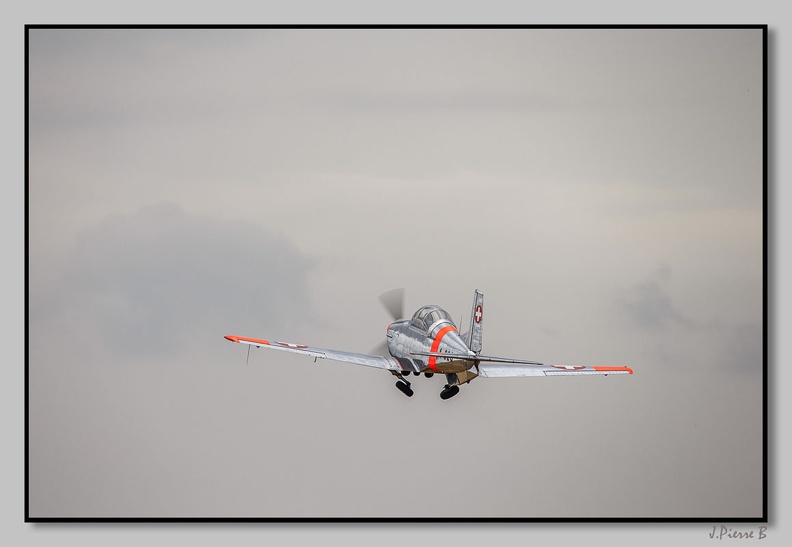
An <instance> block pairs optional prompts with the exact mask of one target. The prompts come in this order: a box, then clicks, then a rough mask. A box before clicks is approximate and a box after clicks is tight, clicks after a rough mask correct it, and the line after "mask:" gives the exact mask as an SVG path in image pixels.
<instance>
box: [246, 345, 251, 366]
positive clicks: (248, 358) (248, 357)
mask: <svg viewBox="0 0 792 547" xmlns="http://www.w3.org/2000/svg"><path fill="white" fill-rule="evenodd" d="M249 360H250V344H248V352H247V357H246V358H245V365H247V364H248V361H249Z"/></svg>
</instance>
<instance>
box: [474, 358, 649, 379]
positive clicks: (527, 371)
mask: <svg viewBox="0 0 792 547" xmlns="http://www.w3.org/2000/svg"><path fill="white" fill-rule="evenodd" d="M632 373H633V371H632V369H631V368H629V367H601V366H593V367H586V366H582V365H543V364H528V363H520V362H519V361H514V360H507V359H504V360H497V361H496V360H495V359H492V360H488V361H482V362H480V363H479V364H478V375H479V376H481V377H484V378H513V377H516V376H589V375H597V374H601V375H605V376H607V375H608V374H632Z"/></svg>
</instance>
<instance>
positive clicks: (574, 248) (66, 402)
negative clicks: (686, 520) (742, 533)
mask: <svg viewBox="0 0 792 547" xmlns="http://www.w3.org/2000/svg"><path fill="white" fill-rule="evenodd" d="M760 11H761V10H760ZM771 11H772V10H771ZM685 13H688V11H687V8H686V11H685ZM724 13H726V14H728V13H736V12H734V11H733V10H732V11H728V10H727V11H726V12H724ZM767 13H769V12H767ZM762 14H764V15H762ZM658 15H659V14H658ZM738 15H740V16H739V17H735V18H734V19H731V20H729V21H727V22H733V21H734V20H747V19H749V20H750V21H751V22H753V21H765V20H768V17H767V15H766V13H765V12H764V11H761V14H759V15H757V16H756V17H746V15H745V14H738ZM318 16H319V15H317V17H318ZM56 19H57V16H56ZM67 19H68V17H67ZM485 19H486V18H485ZM564 19H565V17H559V16H557V17H555V18H553V22H557V21H558V20H564ZM566 19H567V20H568V17H566ZM617 19H618V18H617ZM672 19H673V17H672V18H671V19H668V18H667V17H665V16H664V18H663V21H670V20H672ZM31 20H41V18H40V16H39V15H36V16H35V17H33V16H32V14H31V15H30V16H28V17H27V18H26V19H25V21H24V22H30V21H31ZM47 20H51V19H47ZM69 20H71V19H69ZM138 20H142V19H140V18H138ZM290 20H293V18H292V19H290ZM400 20H404V19H403V18H402V19H400ZM635 20H638V19H635ZM235 21H236V20H235ZM477 21H481V20H480V19H477ZM515 21H516V20H515ZM283 22H287V21H285V20H284V21H283ZM361 22H363V21H361ZM547 22H550V21H547ZM625 22H626V21H625ZM680 22H685V21H681V20H680ZM774 44H776V45H777V41H776V40H775V39H773V35H771V51H775V50H774V49H772V48H773V45H774ZM30 45H31V49H30V59H29V61H30V64H29V67H30V79H29V83H30V94H29V99H30V110H29V118H28V120H29V123H30V140H29V146H30V162H29V169H30V171H29V178H28V187H27V191H28V197H29V207H28V211H27V218H28V223H27V228H28V242H29V246H28V252H29V273H28V275H29V278H28V281H29V293H28V306H29V314H30V315H29V323H28V328H29V329H30V332H35V333H46V335H45V336H44V337H41V338H39V337H37V336H33V337H31V341H30V344H29V346H28V353H27V361H28V365H29V372H30V379H31V384H30V392H29V397H30V430H29V433H30V450H31V452H30V459H29V463H30V478H31V480H30V483H29V486H30V500H31V505H30V507H31V516H38V515H41V516H45V515H59V516H93V517H98V516H104V515H109V516H224V515H230V516H237V517H238V516H279V515H286V516H300V515H306V516H312V515H320V516H347V515H354V516H367V515H378V516H400V515H421V514H427V515H431V516H446V515H451V516H470V515H475V516H521V517H522V516H528V517H532V516H536V517H545V516H549V517H566V516H581V515H586V516H606V517H607V516H616V517H630V516H638V517H644V516H653V517H654V516H672V517H674V516H680V517H689V516H704V517H712V518H716V517H721V518H725V517H728V516H731V515H741V516H750V515H753V514H758V513H759V512H760V511H761V461H762V453H761V423H762V416H761V359H762V355H763V349H762V345H761V334H762V302H761V287H762V267H761V260H762V233H761V222H762V214H763V211H762V203H761V71H760V64H759V60H760V59H761V57H760V54H761V49H760V45H761V41H760V38H758V37H754V36H752V35H751V33H744V32H743V33H740V32H726V31H719V32H693V33H680V32H678V31H677V32H671V31H668V32H664V33H663V32H647V31H632V32H619V33H613V32H610V33H609V32H603V31H598V32H593V31H588V32H573V31H564V32H559V31H556V32H551V31H542V32H531V33H529V32H492V31H489V32H487V31H475V32H471V33H464V34H463V36H461V37H460V36H456V35H455V33H440V32H437V31H433V32H407V31H395V32H383V31H380V32H371V31H370V32H343V31H341V32H332V33H329V32H324V33H322V32H307V31H295V32H267V33H256V32H246V33H239V32H237V33H228V32H208V33H201V34H199V33H189V32H182V33H176V32H173V31H170V32H159V33H158V32H142V31H138V32H109V31H108V32H91V33H85V32H83V33H58V32H54V31H48V32H47V33H42V35H40V36H39V37H38V38H36V39H34V37H33V35H31V43H30ZM773 58H774V57H771V66H774V65H773V63H772V59H773ZM17 64H19V63H17ZM19 66H20V67H21V66H22V65H21V64H20V65H19ZM776 68H778V69H780V68H781V67H780V66H777V67H776ZM20 72H21V71H20ZM781 82H783V78H782V77H778V79H777V80H772V79H771V84H772V85H771V89H773V88H774V86H775V85H779V86H780V85H781ZM776 92H777V93H780V90H779V91H776ZM771 104H773V103H771ZM5 110H7V109H4V112H5ZM20 112H21V111H20ZM20 119H21V118H20ZM782 126H783V124H782V123H779V124H778V125H777V127H778V129H775V130H773V132H771V136H775V135H776V133H775V131H777V132H778V133H779V134H781V133H782V130H781V129H780V128H781V127H782ZM17 144H18V143H17ZM8 149H11V150H14V149H16V148H14V147H13V146H12V147H10V148H8ZM8 149H7V150H8ZM771 150H772V148H771ZM779 163H783V161H782V158H779ZM21 173H22V172H21V170H20V174H21ZM779 173H780V172H779ZM779 173H776V175H777V176H779ZM771 194H776V195H777V196H778V198H779V202H782V201H783V195H784V193H783V188H781V187H780V186H779V188H778V189H777V190H775V189H773V190H772V192H771ZM771 197H772V195H771ZM772 203H773V202H771V205H772ZM774 207H776V206H774ZM778 207H780V206H778ZM777 222H778V226H779V228H782V226H781V225H782V224H783V218H782V216H781V215H779V216H778V218H777ZM772 225H773V224H772V223H771V226H772ZM361 228H362V229H361ZM780 231H781V232H783V230H780ZM771 243H772V242H771ZM779 250H780V249H779ZM776 264H778V265H779V267H781V268H782V267H783V260H778V262H777V263H776ZM397 286H401V287H405V288H406V289H407V306H406V307H407V309H408V310H409V311H410V312H411V311H412V310H414V309H416V308H418V307H419V306H421V305H423V304H426V303H436V304H440V305H442V306H444V307H445V308H446V309H448V310H449V312H451V314H452V316H454V317H462V318H463V323H464V322H466V321H467V316H466V314H467V313H469V308H470V299H471V297H472V293H473V289H475V288H478V289H480V290H482V291H483V292H484V293H485V301H486V305H487V325H486V328H485V339H484V344H485V351H486V352H487V353H489V354H495V355H502V356H510V357H520V358H532V359H534V358H535V359H541V360H546V361H554V362H562V363H583V364H618V365H622V364H624V365H629V366H631V367H632V368H633V369H634V370H635V374H634V375H632V376H629V377H608V378H572V379H563V380H561V379H558V378H549V379H524V380H522V379H515V380H486V379H478V380H475V381H474V382H473V383H472V384H470V385H467V386H463V388H462V391H461V393H460V394H459V395H458V396H457V397H455V398H454V399H452V400H450V401H441V400H440V399H439V397H437V395H438V393H439V390H440V389H441V387H442V380H440V379H438V378H434V379H432V380H424V379H421V380H422V382H421V383H418V382H417V381H416V382H415V383H414V387H415V391H416V395H415V396H414V397H413V398H412V399H407V398H405V397H404V396H403V395H401V394H400V393H399V392H398V391H397V390H396V389H395V388H394V387H393V385H392V384H393V381H392V377H391V376H390V375H387V376H385V373H383V372H382V371H377V370H373V369H366V368H364V367H355V366H352V365H344V364H340V363H332V362H327V361H319V362H318V363H313V362H312V361H311V360H310V359H307V358H300V357H299V356H291V355H286V356H282V355H272V354H271V353H273V352H270V353H267V352H265V351H264V350H258V351H256V350H253V351H251V353H250V362H249V364H248V365H247V366H245V353H246V352H245V348H241V347H239V346H237V345H234V344H230V343H228V342H227V341H225V340H223V338H222V336H223V335H225V334H239V335H247V336H260V337H268V338H275V339H283V340H287V341H293V342H302V343H311V344H315V345H320V346H325V347H333V348H338V349H348V350H352V351H367V350H368V349H369V348H371V347H373V346H374V345H376V344H377V343H378V342H380V341H381V340H382V333H383V331H384V327H385V325H386V324H387V323H388V322H389V321H390V319H389V318H388V317H387V314H386V313H385V312H384V311H383V310H382V309H381V307H380V306H379V303H378V302H377V296H378V295H379V294H380V293H381V292H384V291H386V290H388V289H390V288H393V287H397ZM777 290H778V292H779V295H780V293H781V292H782V290H781V287H777ZM780 300H781V299H780ZM13 301H15V300H13ZM778 309H779V310H780V307H779V308H778ZM779 313H780V312H779ZM463 316H464V317H463ZM9 326H11V323H9ZM774 329H775V330H776V331H780V330H781V329H778V327H774ZM17 330H18V326H17V327H13V328H9V329H6V330H5V333H4V335H3V336H4V337H5V336H6V335H8V341H9V342H11V341H12V340H13V333H14V332H17ZM19 334H20V335H21V334H22V332H21V330H20V331H19ZM17 338H20V337H17ZM18 342H19V339H18V340H17V341H16V342H14V345H17V343H18ZM782 346H783V344H782V343H781V341H780V340H779V347H780V348H781V347H782ZM21 351H22V349H21V345H20V357H21V355H22V353H21ZM782 354H783V349H782V350H780V351H779V352H778V353H777V354H776V358H777V359H779V361H781V360H783V359H781V358H780V356H781V355H782ZM782 376H783V370H781V369H779V370H778V374H777V377H776V378H775V379H776V380H778V381H782ZM20 378H21V373H20ZM773 385H776V383H775V382H773V383H772V384H771V390H773V389H775V388H773ZM17 398H18V399H19V405H17V406H19V408H15V407H13V406H12V407H11V412H10V413H7V415H9V416H14V415H15V414H16V413H15V412H14V411H15V410H16V411H19V409H21V408H22V399H21V396H19V397H17ZM6 400H12V401H13V400H14V399H13V398H10V399H6ZM777 404H778V409H779V412H781V411H782V410H783V408H782V407H783V406H784V404H783V401H781V400H779V401H778V403H777ZM773 408H776V407H775V406H773V407H771V412H772V409H773ZM361 411H362V412H361ZM372 411H373V412H372ZM781 413H782V414H783V412H781ZM19 415H20V416H21V411H19ZM20 420H21V417H20ZM773 427H774V426H773V424H772V423H771V430H772V428H773ZM775 427H777V426H775ZM14 430H15V431H16V430H18V431H19V434H20V435H21V433H22V429H21V426H19V424H15V427H14ZM772 445H773V446H777V447H780V448H783V442H780V443H779V444H778V445H776V444H775V441H773V442H772ZM16 463H19V473H18V476H17V478H16V479H14V480H15V481H16V482H18V483H19V485H20V488H21V486H22V482H21V476H22V475H21V465H22V463H21V460H20V462H16V461H15V462H14V465H13V466H11V465H9V466H8V467H9V468H13V467H16ZM551 468H552V470H553V471H555V472H554V473H547V470H548V469H551ZM771 470H773V467H772V466H771ZM774 470H775V471H776V473H777V474H778V476H779V479H780V480H779V483H778V484H779V485H780V486H779V487H780V488H783V484H785V483H784V482H783V477H781V475H782V474H783V473H782V470H779V469H774ZM12 482H13V481H12ZM777 495H778V494H772V495H771V502H773V501H774V500H776V496H777ZM5 505H6V506H7V507H10V508H11V509H14V510H16V512H17V513H18V505H19V503H18V501H17V503H16V505H14V504H10V505H9V503H8V502H6V504H5ZM774 512H775V510H774ZM779 512H780V510H779ZM776 514H777V513H776ZM777 522H778V521H777V520H776V524H775V525H773V528H774V532H777V531H778V530H779V529H780V528H778V524H777ZM16 528H17V529H18V528H19V527H16ZM571 528H572V527H569V526H568V525H567V526H565V527H564V533H565V534H566V536H565V537H570V534H571V537H573V538H577V539H580V540H584V539H587V538H589V537H590V535H596V534H598V533H599V534H601V533H602V530H601V529H598V530H592V529H590V528H584V527H580V526H578V527H576V528H575V529H574V530H573V529H571ZM600 528H601V527H600ZM705 528H706V529H705ZM645 529H646V528H645V527H644V530H645ZM624 530H625V529H624V528H622V529H620V530H619V531H618V533H617V534H616V535H615V536H610V537H609V539H610V540H611V541H612V540H614V539H615V540H616V542H617V543H618V540H619V538H620V537H621V538H623V537H624V534H625V533H627V534H628V535H629V534H630V533H631V532H630V530H632V532H633V533H638V534H639V535H640V536H643V535H644V534H643V533H642V532H635V530H636V529H635V528H630V529H627V531H626V532H625V531H624ZM677 530H678V531H680V532H679V533H680V534H681V536H682V537H684V538H687V539H690V538H697V537H699V536H701V537H700V538H699V539H706V537H707V532H708V531H709V528H707V527H706V526H704V525H701V526H699V527H697V528H696V529H695V530H691V529H690V527H684V528H682V529H677ZM155 532H156V531H154V530H148V531H146V530H140V529H137V530H135V529H130V528H127V529H126V530H125V534H127V535H126V536H124V537H127V538H132V539H133V540H134V538H138V539H141V538H142V536H144V535H146V537H149V536H151V535H154V534H155ZM160 532H161V530H160ZM171 532H172V533H171V537H176V536H185V537H186V536H190V537H191V538H192V539H193V540H195V542H196V543H197V544H200V542H201V541H204V542H206V541H209V540H213V539H212V538H218V536H219V535H220V534H222V535H224V536H225V535H229V536H231V533H230V531H228V530H226V531H223V530H220V529H216V528H215V529H203V530H198V531H197V532H198V534H197V535H196V533H194V532H196V530H193V531H192V532H191V531H190V530H189V529H185V528H182V529H179V530H171ZM234 532H235V533H234V534H233V535H232V537H234V538H236V539H237V540H238V542H240V543H244V541H245V540H247V541H248V543H250V542H251V541H253V542H259V540H260V539H261V536H262V535H267V536H268V537H272V536H273V535H276V536H278V537H280V539H284V540H293V539H294V537H295V536H294V535H293V534H292V535H290V534H289V533H288V530H286V531H284V529H282V528H281V529H278V530H267V531H264V530H251V529H249V528H245V529H242V530H239V529H237V530H236V531H234ZM446 532H451V531H450V530H438V529H437V528H433V529H432V530H428V531H427V530H426V529H421V530H415V529H399V530H396V529H392V530H390V533H389V535H388V541H391V542H392V544H395V543H393V542H397V543H399V542H402V541H405V540H407V541H409V540H411V539H412V538H413V537H414V536H417V535H422V536H424V535H425V534H427V533H428V534H429V535H431V534H439V533H444V534H445V533H446ZM672 532H673V530H669V529H668V528H667V527H665V528H664V529H663V530H658V529H657V528H654V529H653V531H652V534H654V535H655V536H657V534H661V535H663V534H665V536H668V534H669V533H672ZM156 533H157V534H158V533H159V532H156ZM317 533H322V534H323V536H322V537H323V538H325V537H326V536H325V535H324V534H325V533H327V534H328V536H327V537H329V536H334V537H337V535H338V533H340V532H339V531H338V530H324V531H321V530H313V532H312V531H311V530H304V531H303V532H301V536H300V537H302V538H303V539H304V538H306V537H307V538H308V540H309V541H310V540H311V538H313V539H314V540H318V539H319V538H318V536H316V534H317ZM370 533H373V532H372V531H371V530H357V531H354V533H350V534H349V535H348V536H346V537H345V540H347V541H348V542H349V543H350V544H353V543H355V542H356V541H357V544H362V543H360V541H363V540H364V539H365V538H364V537H363V536H366V534H370ZM547 533H551V534H555V533H557V531H556V532H552V531H551V530H550V528H548V527H546V526H545V527H543V528H542V529H540V530H537V529H536V528H535V527H534V528H532V529H531V530H530V531H517V530H515V529H514V527H508V528H507V529H502V528H499V529H497V530H493V529H484V530H482V529H471V528H468V529H467V530H466V535H465V540H469V539H470V538H474V539H475V538H478V539H479V540H485V539H486V540H487V541H495V539H496V538H503V537H505V535H508V536H509V537H518V538H522V537H525V536H526V534H528V535H530V537H532V538H536V537H537V534H538V536H542V537H544V536H543V534H545V535H546V534H547ZM108 534H110V535H113V532H112V531H109V530H107V529H105V530H103V531H102V530H99V531H90V532H88V531H86V530H84V529H83V530H76V531H75V530H63V529H60V530H52V529H50V530H46V529H42V528H41V527H34V529H33V530H30V529H26V530H25V531H24V532H23V533H22V535H23V536H24V537H25V538H26V539H28V540H30V541H33V542H34V543H36V544H39V543H47V542H48V541H49V540H52V539H55V538H56V537H57V538H65V539H66V540H67V541H68V540H69V539H70V538H71V539H75V538H78V537H79V538H80V541H83V542H84V541H87V542H88V543H89V544H91V542H94V543H95V542H96V541H100V540H102V538H104V537H105V536H107V535H108ZM191 534H192V535H191ZM482 534H486V538H485V537H484V536H483V535H482ZM504 534H505V535H504ZM678 535H679V534H678ZM549 537H550V539H552V538H557V537H558V536H557V535H552V536H549ZM600 537H601V536H600ZM116 539H118V538H116ZM458 539H459V540H460V541H463V539H462V538H458ZM30 541H29V542H28V543H30ZM102 541H103V540H102ZM463 542H464V541H463ZM257 544H258V543H257Z"/></svg>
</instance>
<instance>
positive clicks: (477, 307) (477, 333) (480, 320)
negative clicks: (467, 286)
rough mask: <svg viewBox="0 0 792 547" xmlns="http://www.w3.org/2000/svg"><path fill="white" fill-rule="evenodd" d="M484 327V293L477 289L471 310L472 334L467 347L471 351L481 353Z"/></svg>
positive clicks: (469, 333)
mask: <svg viewBox="0 0 792 547" xmlns="http://www.w3.org/2000/svg"><path fill="white" fill-rule="evenodd" d="M483 327H484V293H481V292H479V290H478V289H476V293H475V294H474V295H473V309H471V310H470V332H468V339H467V345H468V347H469V348H470V350H471V351H474V352H476V353H478V352H480V351H481V337H482V332H481V330H482V328H483Z"/></svg>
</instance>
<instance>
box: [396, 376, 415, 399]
mask: <svg viewBox="0 0 792 547" xmlns="http://www.w3.org/2000/svg"><path fill="white" fill-rule="evenodd" d="M396 387H397V388H399V391H401V392H402V393H404V394H405V395H407V397H412V396H413V390H412V389H411V388H410V386H408V385H407V384H405V383H404V382H402V381H401V380H399V381H398V382H396Z"/></svg>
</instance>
